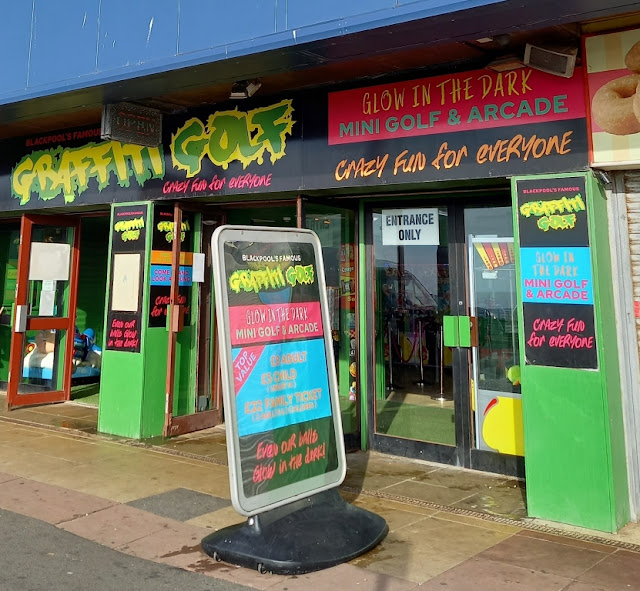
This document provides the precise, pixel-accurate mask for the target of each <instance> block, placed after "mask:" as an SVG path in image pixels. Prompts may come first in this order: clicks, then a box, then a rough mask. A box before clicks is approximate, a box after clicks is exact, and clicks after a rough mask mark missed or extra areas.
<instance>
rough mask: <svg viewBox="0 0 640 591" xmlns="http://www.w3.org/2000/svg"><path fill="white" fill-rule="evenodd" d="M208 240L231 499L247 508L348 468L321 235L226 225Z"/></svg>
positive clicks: (319, 486) (321, 485)
mask: <svg viewBox="0 0 640 591" xmlns="http://www.w3.org/2000/svg"><path fill="white" fill-rule="evenodd" d="M212 248H213V252H214V257H216V258H217V259H218V260H219V261H220V262H219V264H218V266H217V269H216V271H217V273H218V275H217V276H216V282H215V283H216V303H217V308H218V311H219V314H220V315H219V318H221V319H223V320H222V321H221V322H220V332H221V341H222V343H223V345H222V346H221V347H222V348H223V349H224V351H223V352H222V359H223V381H224V384H225V390H224V393H225V409H226V412H227V413H228V428H229V433H230V437H229V440H228V445H229V453H230V458H229V465H230V469H231V470H232V475H231V480H232V498H233V500H234V506H235V507H236V509H237V510H238V511H239V512H241V513H244V514H247V515H249V514H252V513H254V512H260V511H263V510H266V509H267V508H273V507H275V506H278V505H280V504H284V503H285V502H288V501H290V500H292V498H295V497H296V496H299V495H302V494H307V495H308V494H310V493H311V492H317V491H320V490H325V489H326V488H329V487H330V486H335V485H336V484H338V483H339V482H340V481H341V480H342V478H343V476H344V464H343V457H344V449H343V444H342V433H341V429H340V412H339V403H338V400H337V386H336V378H335V368H334V367H335V366H334V364H333V358H332V344H331V329H330V326H328V316H327V312H326V293H325V288H324V285H323V284H324V277H323V271H322V261H321V259H319V253H320V243H319V241H318V240H317V237H315V235H313V234H312V233H311V232H308V231H297V230H280V229H279V230H275V229H274V230H265V229H262V230H260V229H257V230H255V231H253V230H248V229H245V230H237V229H235V228H234V227H233V226H226V227H223V228H221V229H219V230H216V233H215V234H214V236H213V241H212Z"/></svg>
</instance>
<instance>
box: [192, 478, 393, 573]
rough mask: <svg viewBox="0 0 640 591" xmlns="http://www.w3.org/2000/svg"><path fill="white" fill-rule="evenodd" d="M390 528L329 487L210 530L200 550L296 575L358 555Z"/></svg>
mask: <svg viewBox="0 0 640 591" xmlns="http://www.w3.org/2000/svg"><path fill="white" fill-rule="evenodd" d="M388 531H389V527H388V526H387V522H386V521H385V520H384V519H383V518H382V517H380V516H379V515H376V514H375V513H371V512H370V511H366V510H365V509H361V508H360V507H355V506H354V505H349V504H348V503H345V502H344V501H343V500H342V497H340V495H339V494H338V491H337V490H336V489H331V490H329V491H325V492H322V493H318V494H316V495H313V496H311V497H308V498H306V499H303V500H301V501H296V502H294V503H290V504H289V505H285V506H283V507H278V508H277V509H272V510H271V511H266V512H265V513H262V514H260V515H256V516H255V517H250V518H249V519H248V520H247V522H246V523H245V524H243V525H234V526H231V527H227V528H224V529H222V530H220V531H218V532H215V533H213V534H210V535H208V536H207V537H206V538H204V539H203V540H202V549H203V550H204V551H205V552H206V553H207V554H208V555H209V556H212V557H213V558H215V559H216V560H223V561H224V562H228V563H229V564H236V565H239V566H244V567H247V568H252V569H257V570H258V571H259V572H261V573H275V574H280V575H298V574H302V573H308V572H312V571H317V570H321V569H323V568H329V567H331V566H335V565H337V564H341V563H343V562H347V561H348V560H351V559H353V558H355V557H356V556H360V555H361V554H364V553H365V552H367V551H368V550H371V549H372V548H374V547H375V546H376V545H377V544H379V543H380V542H381V541H382V540H383V539H384V537H385V536H386V535H387V532H388Z"/></svg>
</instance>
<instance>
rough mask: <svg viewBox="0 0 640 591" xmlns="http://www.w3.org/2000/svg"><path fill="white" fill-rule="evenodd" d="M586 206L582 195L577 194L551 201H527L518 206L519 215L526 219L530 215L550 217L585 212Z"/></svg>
mask: <svg viewBox="0 0 640 591" xmlns="http://www.w3.org/2000/svg"><path fill="white" fill-rule="evenodd" d="M585 210H586V206H585V204H584V201H583V199H582V195H580V193H578V194H577V195H576V196H575V197H571V198H570V199H569V198H568V197H562V198H561V199H552V200H549V201H528V202H527V203H523V204H522V205H521V206H520V214H521V215H523V216H524V217H526V218H528V217H531V216H532V215H534V216H537V217H540V216H551V215H554V214H556V213H565V212H569V213H572V212H578V211H585Z"/></svg>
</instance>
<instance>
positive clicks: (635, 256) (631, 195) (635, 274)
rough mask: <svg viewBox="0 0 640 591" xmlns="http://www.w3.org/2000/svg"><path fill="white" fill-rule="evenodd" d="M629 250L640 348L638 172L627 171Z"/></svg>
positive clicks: (639, 185)
mask: <svg viewBox="0 0 640 591" xmlns="http://www.w3.org/2000/svg"><path fill="white" fill-rule="evenodd" d="M624 184H625V193H626V205H627V221H628V226H629V251H630V253H631V282H632V286H633V305H634V311H635V314H634V316H635V323H636V337H637V339H638V347H639V349H640V172H628V173H626V174H625V177H624Z"/></svg>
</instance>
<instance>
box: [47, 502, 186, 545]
mask: <svg viewBox="0 0 640 591" xmlns="http://www.w3.org/2000/svg"><path fill="white" fill-rule="evenodd" d="M173 525H174V523H173V522H172V521H171V520H169V519H165V518H162V517H158V516H157V515H152V514H151V513H147V512H146V511H141V510H140V509H136V508H134V507H129V506H127V505H114V506H112V507H108V508H107V509H104V510H102V511H98V512H96V513H92V514H90V515H86V516H85V517H80V518H79V519H75V520H73V521H68V522H66V523H62V524H60V526H59V527H61V528H62V529H64V530H66V531H69V532H71V533H74V534H76V535H78V536H81V537H83V538H86V539H88V540H93V541H94V542H98V543H100V544H102V545H103V546H109V547H110V548H118V547H119V546H124V545H125V544H131V543H132V542H134V541H136V540H139V539H141V538H144V537H146V536H148V535H150V534H158V535H160V532H162V531H163V530H167V529H169V528H171V527H172V526H173Z"/></svg>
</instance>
